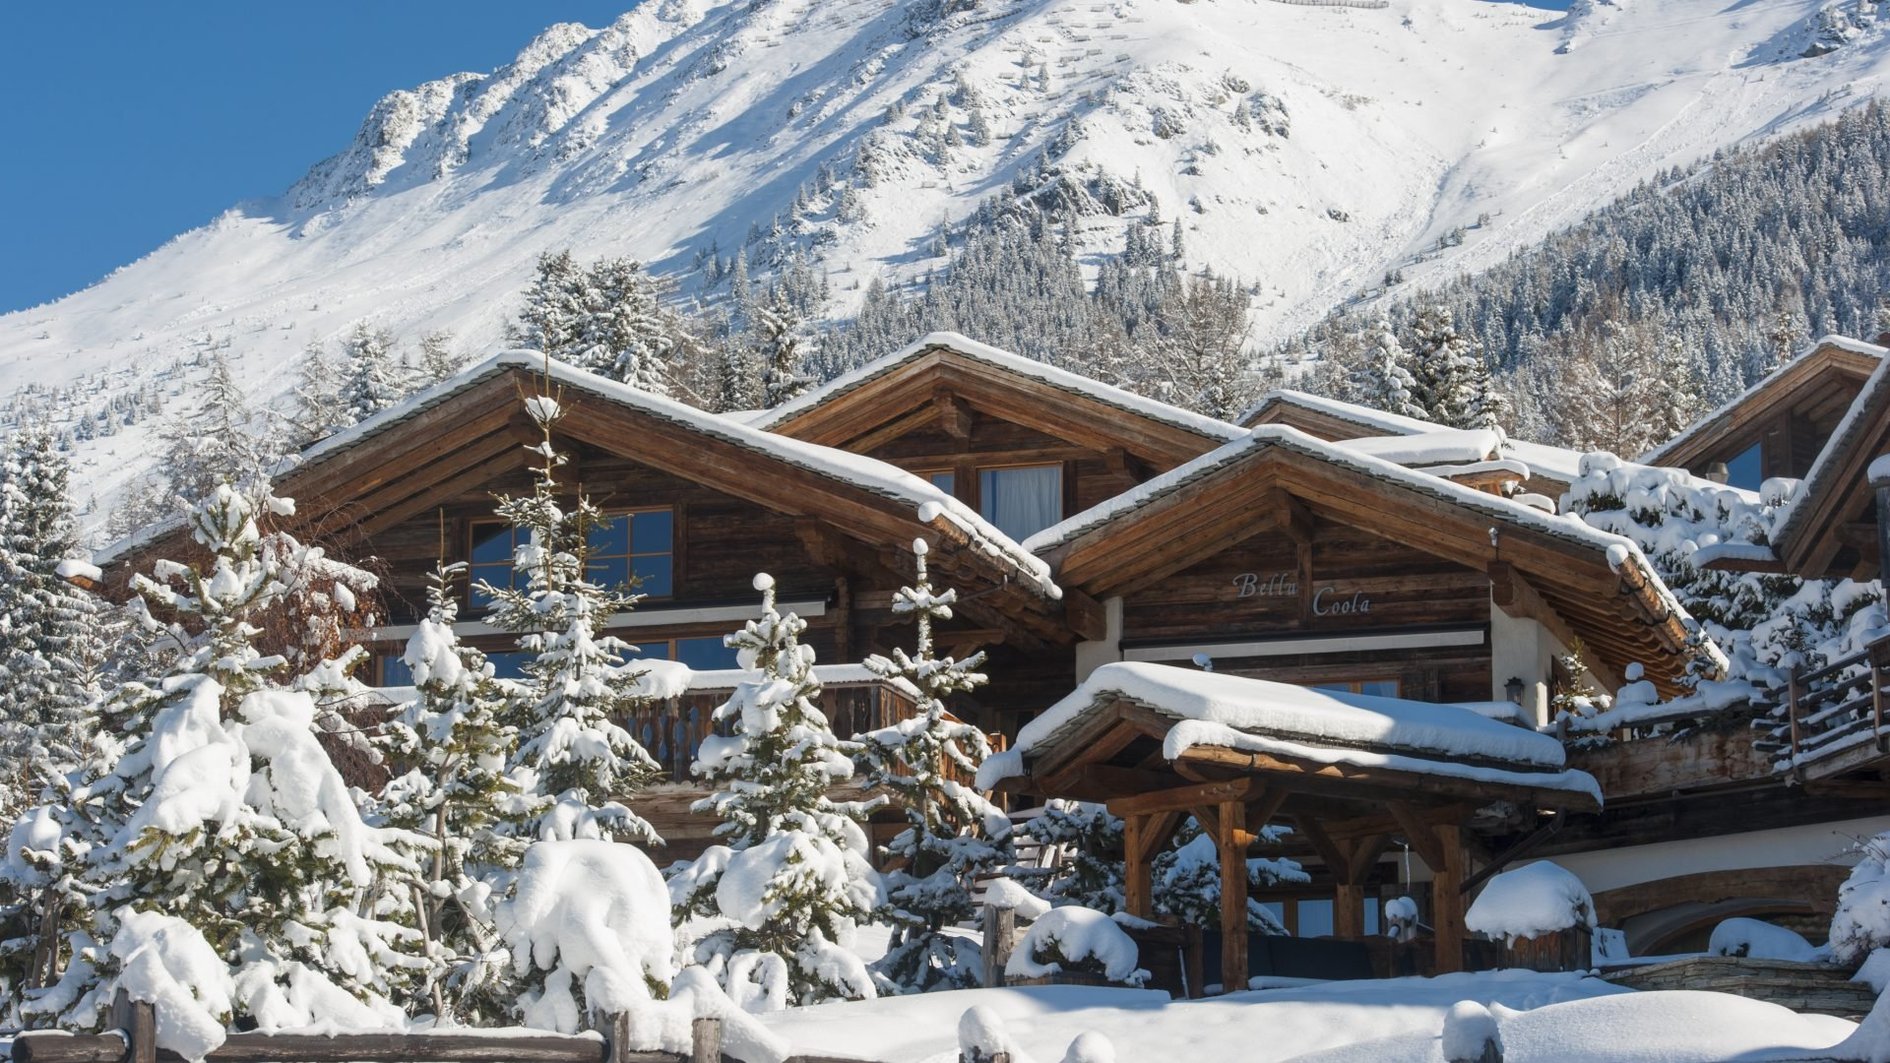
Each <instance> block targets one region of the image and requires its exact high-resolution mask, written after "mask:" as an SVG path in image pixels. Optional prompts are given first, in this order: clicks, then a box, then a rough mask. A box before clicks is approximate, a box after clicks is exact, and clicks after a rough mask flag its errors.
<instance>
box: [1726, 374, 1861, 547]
mask: <svg viewBox="0 0 1890 1063" xmlns="http://www.w3.org/2000/svg"><path fill="white" fill-rule="evenodd" d="M1885 453H1890V361H1885V360H1882V359H1879V360H1878V363H1877V366H1876V369H1875V370H1874V371H1873V372H1872V373H1871V375H1870V377H1869V379H1868V380H1867V381H1866V382H1865V383H1864V385H1863V386H1862V388H1861V389H1860V390H1859V392H1858V394H1857V396H1856V399H1855V401H1853V402H1852V403H1851V404H1850V407H1849V408H1848V409H1847V410H1845V412H1844V417H1843V419H1842V420H1841V421H1840V422H1839V423H1838V425H1837V427H1836V428H1835V429H1833V430H1832V432H1831V435H1830V438H1829V439H1828V440H1827V441H1826V443H1825V445H1824V448H1823V449H1822V450H1821V451H1820V452H1819V453H1818V457H1817V460H1816V461H1815V462H1814V463H1813V464H1812V466H1811V470H1810V471H1809V472H1808V473H1806V474H1805V478H1804V480H1803V482H1801V483H1800V484H1799V485H1798V487H1797V489H1796V492H1795V493H1794V494H1793V496H1792V498H1791V500H1790V502H1789V503H1787V505H1786V507H1785V508H1784V509H1782V510H1781V511H1780V512H1779V515H1778V518H1777V524H1776V525H1775V530H1774V533H1773V536H1772V548H1773V550H1774V551H1775V553H1776V555H1777V558H1778V560H1779V562H1780V563H1781V565H1782V567H1783V568H1784V570H1785V571H1788V572H1794V573H1797V574H1798V575H1800V576H1803V577H1805V578H1807V579H1838V578H1843V577H1846V576H1848V577H1850V578H1852V579H1871V578H1875V577H1877V576H1879V575H1880V574H1881V571H1882V560H1883V559H1882V558H1880V557H1878V541H1879V540H1878V528H1877V520H1878V512H1877V506H1876V491H1875V489H1874V488H1873V487H1872V484H1871V480H1872V479H1873V476H1872V473H1873V466H1874V465H1875V463H1876V462H1877V461H1878V456H1879V455H1882V454H1885ZM1874 471H1875V472H1877V473H1878V475H1877V476H1876V477H1875V478H1876V479H1878V480H1882V479H1883V477H1882V475H1881V474H1882V471H1883V470H1882V469H1880V468H1879V469H1875V470H1874ZM1729 567H1738V566H1729Z"/></svg>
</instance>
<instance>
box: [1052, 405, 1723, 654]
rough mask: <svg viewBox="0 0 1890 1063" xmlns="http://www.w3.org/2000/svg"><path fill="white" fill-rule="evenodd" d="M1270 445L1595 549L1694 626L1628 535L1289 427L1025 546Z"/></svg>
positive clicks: (1056, 544) (1061, 536) (1071, 536)
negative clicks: (1546, 511)
mask: <svg viewBox="0 0 1890 1063" xmlns="http://www.w3.org/2000/svg"><path fill="white" fill-rule="evenodd" d="M1274 447H1277V448H1280V449H1283V450H1286V451H1290V452H1293V453H1297V454H1303V455H1306V456H1308V457H1312V458H1314V459H1316V460H1319V461H1322V462H1326V463H1329V464H1331V465H1335V466H1339V467H1343V468H1348V469H1351V470H1353V471H1356V472H1360V473H1363V474H1365V475H1367V476H1370V477H1372V478H1374V479H1378V480H1382V481H1385V482H1387V483H1389V484H1394V485H1396V486H1399V487H1402V488H1406V489H1409V490H1413V491H1417V492H1421V493H1423V494H1426V495H1429V496H1431V497H1433V498H1437V499H1441V500H1443V501H1446V502H1449V503H1451V504H1453V505H1456V506H1459V507H1462V508H1464V509H1467V510H1471V511H1473V512H1476V513H1479V514H1482V515H1483V516H1485V517H1487V518H1489V519H1490V520H1492V521H1493V522H1494V523H1493V524H1492V526H1491V532H1492V534H1495V533H1496V532H1497V531H1498V529H1499V528H1500V527H1502V526H1509V527H1522V528H1527V529H1529V530H1530V531H1532V532H1536V533H1539V534H1543V535H1546V536H1550V537H1553V538H1555V539H1559V540H1562V541H1564V542H1568V543H1572V544H1576V545H1579V546H1581V547H1583V548H1585V549H1588V550H1592V551H1596V552H1599V553H1600V554H1602V555H1603V556H1604V557H1605V559H1606V561H1607V564H1608V565H1609V567H1610V568H1612V569H1613V570H1614V571H1615V572H1616V573H1618V574H1620V575H1621V576H1622V578H1623V580H1624V581H1627V582H1629V583H1630V584H1631V585H1633V586H1635V587H1636V588H1637V589H1639V588H1645V590H1646V592H1647V593H1649V594H1651V596H1652V597H1653V599H1654V600H1655V601H1656V602H1657V603H1658V605H1659V609H1657V610H1655V613H1654V615H1656V616H1660V615H1666V616H1671V617H1673V618H1675V619H1676V620H1677V621H1678V622H1679V623H1680V624H1681V625H1683V626H1684V627H1685V628H1686V630H1688V631H1689V632H1697V631H1698V630H1699V628H1698V625H1697V623H1696V622H1695V621H1694V620H1693V617H1692V615H1691V614H1690V613H1688V612H1687V610H1686V608H1685V607H1684V606H1682V605H1681V604H1680V601H1679V599H1678V598H1676V597H1674V594H1673V592H1672V591H1671V590H1670V589H1668V587H1667V585H1666V583H1665V582H1664V581H1663V580H1662V579H1661V577H1660V574H1659V572H1658V571H1657V570H1656V569H1655V568H1654V566H1653V564H1652V563H1651V562H1650V561H1648V559H1647V556H1646V555H1645V554H1644V553H1643V552H1642V551H1641V549H1640V547H1639V546H1637V545H1636V544H1635V543H1634V542H1633V541H1632V540H1630V539H1627V538H1625V537H1623V536H1620V535H1616V534H1614V533H1612V532H1606V531H1602V530H1601V529H1599V528H1595V527H1592V526H1590V525H1588V524H1586V523H1584V522H1582V521H1581V520H1580V519H1579V518H1577V517H1574V516H1557V515H1555V514H1551V513H1545V512H1543V511H1542V510H1540V509H1537V508H1535V507H1534V506H1530V505H1526V504H1524V503H1522V502H1518V501H1515V500H1513V499H1508V498H1502V497H1499V496H1497V495H1493V494H1489V493H1487V492H1484V491H1478V490H1476V489H1474V488H1471V487H1466V486H1464V485H1462V484H1458V483H1455V482H1452V481H1450V480H1446V479H1443V478H1442V477H1439V476H1435V475H1432V474H1431V473H1429V472H1425V471H1422V470H1418V469H1408V468H1405V467H1404V466H1402V465H1398V464H1396V463H1394V462H1390V461H1386V460H1384V459H1383V458H1378V457H1374V456H1372V455H1370V454H1365V453H1361V452H1359V451H1357V450H1354V449H1351V448H1350V447H1348V446H1347V445H1346V444H1345V443H1331V442H1326V441H1325V440H1321V439H1317V438H1315V437H1313V436H1310V435H1307V434H1306V433H1305V432H1302V431H1300V430H1298V429H1296V428H1293V427H1290V426H1288V425H1276V424H1268V425H1261V426H1259V427H1258V428H1255V429H1253V430H1252V432H1251V433H1250V434H1248V435H1247V436H1246V437H1245V438H1242V439H1238V440H1235V441H1234V442H1231V443H1227V444H1224V445H1223V446H1220V447H1218V448H1216V449H1214V450H1211V451H1209V452H1208V453H1206V454H1203V455H1201V456H1200V457H1199V458H1196V459H1195V460H1193V461H1191V462H1188V463H1187V464H1185V465H1181V466H1177V467H1176V468H1174V469H1171V470H1169V471H1168V472H1166V473H1163V474H1162V475H1160V476H1156V477H1154V478H1152V479H1150V480H1148V481H1146V482H1145V483H1142V484H1141V485H1139V486H1137V487H1135V488H1132V489H1130V490H1128V491H1125V492H1123V493H1122V494H1119V495H1117V496H1115V497H1114V498H1111V499H1108V500H1107V501H1104V502H1102V503H1100V504H1098V505H1095V506H1092V507H1090V508H1089V509H1086V510H1084V511H1083V512H1081V513H1078V514H1075V515H1074V516H1072V517H1070V518H1068V519H1066V520H1064V521H1062V522H1061V523H1059V524H1054V525H1051V526H1050V527H1048V528H1045V529H1044V530H1042V531H1040V532H1038V533H1037V534H1035V535H1033V536H1031V537H1030V538H1028V539H1026V540H1025V541H1024V547H1025V549H1027V550H1030V551H1031V552H1032V553H1034V554H1039V555H1041V554H1046V553H1048V552H1051V551H1054V550H1057V549H1059V548H1061V547H1063V546H1065V545H1066V544H1069V543H1072V542H1074V541H1075V540H1077V539H1079V538H1081V537H1083V536H1085V535H1087V534H1090V533H1092V532H1094V531H1096V530H1098V529H1100V528H1102V527H1103V526H1104V525H1106V524H1109V523H1111V522H1114V521H1117V520H1120V519H1123V518H1124V517H1126V516H1128V515H1129V514H1131V513H1134V512H1136V511H1138V510H1141V509H1143V508H1145V507H1148V506H1151V505H1154V504H1156V503H1158V502H1160V501H1161V500H1162V499H1164V498H1166V497H1168V496H1170V495H1172V494H1174V493H1175V492H1177V491H1180V490H1181V489H1183V488H1185V487H1187V486H1188V485H1189V484H1192V483H1195V482H1196V481H1199V480H1202V479H1205V478H1207V477H1209V476H1212V475H1215V474H1216V473H1218V472H1220V471H1221V470H1223V469H1226V468H1228V467H1230V466H1233V465H1235V464H1237V463H1240V462H1243V461H1245V460H1248V459H1251V458H1252V457H1253V456H1255V455H1257V454H1259V453H1261V452H1263V451H1265V450H1267V449H1268V448H1274ZM1700 643H1701V645H1700V649H1699V652H1701V653H1703V654H1704V655H1706V657H1707V659H1708V660H1709V662H1710V663H1711V664H1712V665H1713V666H1714V667H1715V668H1716V669H1718V670H1720V671H1723V670H1724V669H1725V668H1726V667H1727V662H1726V658H1725V655H1724V654H1723V653H1721V652H1720V650H1719V648H1718V647H1717V646H1714V645H1713V644H1712V643H1711V641H1710V640H1706V639H1701V640H1700Z"/></svg>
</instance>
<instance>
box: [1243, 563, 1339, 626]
mask: <svg viewBox="0 0 1890 1063" xmlns="http://www.w3.org/2000/svg"><path fill="white" fill-rule="evenodd" d="M1233 582H1234V597H1235V598H1297V597H1299V578H1298V577H1297V576H1295V575H1294V574H1293V573H1291V572H1242V573H1241V574H1240V575H1238V576H1235V577H1234V581H1233ZM1371 611H1372V600H1371V599H1370V598H1367V597H1366V596H1365V594H1364V592H1363V591H1353V592H1352V593H1351V594H1349V595H1348V594H1346V593H1345V592H1343V591H1341V590H1339V589H1338V588H1337V587H1334V586H1331V585H1327V586H1324V587H1319V588H1317V589H1315V590H1314V591H1313V595H1312V614H1313V615H1314V616H1351V615H1355V614H1360V613H1369V612H1371Z"/></svg>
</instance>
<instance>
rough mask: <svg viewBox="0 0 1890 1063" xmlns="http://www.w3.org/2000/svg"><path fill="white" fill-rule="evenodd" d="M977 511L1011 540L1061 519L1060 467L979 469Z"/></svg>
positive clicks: (1032, 533) (1022, 537) (1028, 466)
mask: <svg viewBox="0 0 1890 1063" xmlns="http://www.w3.org/2000/svg"><path fill="white" fill-rule="evenodd" d="M978 512H979V514H980V515H981V516H983V517H984V519H985V520H988V521H990V522H991V523H992V524H994V525H996V526H997V529H998V530H999V531H1001V532H1003V533H1004V534H1006V535H1008V536H1010V537H1011V538H1013V539H1019V540H1021V539H1025V538H1028V537H1029V536H1031V535H1034V534H1036V533H1037V532H1040V531H1042V530H1044V529H1045V528H1048V527H1049V526H1050V525H1052V524H1055V523H1056V522H1058V521H1060V520H1062V519H1063V466H1061V465H1017V466H1011V467H1009V468H1001V469H979V470H978Z"/></svg>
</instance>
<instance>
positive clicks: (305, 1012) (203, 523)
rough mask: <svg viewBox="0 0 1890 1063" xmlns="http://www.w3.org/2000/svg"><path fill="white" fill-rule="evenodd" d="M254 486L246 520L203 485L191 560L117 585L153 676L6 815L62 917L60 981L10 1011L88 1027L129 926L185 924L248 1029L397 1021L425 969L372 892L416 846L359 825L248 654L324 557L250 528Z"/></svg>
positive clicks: (275, 509) (242, 504) (307, 728)
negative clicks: (24, 831)
mask: <svg viewBox="0 0 1890 1063" xmlns="http://www.w3.org/2000/svg"><path fill="white" fill-rule="evenodd" d="M256 493H258V494H260V495H261V496H262V497H263V499H264V500H265V501H264V503H263V504H262V506H261V507H260V508H259V507H258V506H257V504H255V503H253V502H252V501H251V499H250V497H249V495H248V494H246V493H245V492H244V491H239V490H237V489H236V488H234V487H232V486H230V485H228V484H222V485H219V486H218V487H217V489H216V490H215V491H214V492H213V493H212V494H211V495H210V497H209V498H208V499H207V500H206V501H205V502H204V503H202V504H201V505H200V506H198V507H197V508H196V509H195V510H193V511H192V512H191V514H190V516H189V527H190V530H191V532H192V535H193V536H194V538H195V539H196V541H197V543H198V545H199V546H200V547H201V548H202V550H203V551H204V553H205V554H206V555H207V556H208V558H209V561H208V562H206V563H201V564H197V565H184V564H179V563H177V562H173V561H159V562H157V563H156V564H155V565H154V566H153V570H152V575H149V576H146V575H143V574H139V575H137V576H134V577H133V580H132V589H133V590H134V592H136V593H137V594H138V595H139V598H140V600H141V601H142V602H143V603H144V604H145V606H146V607H147V611H155V612H156V613H158V614H160V615H165V616H168V617H169V618H170V624H171V630H172V631H173V632H174V634H175V635H176V636H177V637H178V639H179V646H180V649H179V650H178V651H177V652H176V653H175V654H174V655H173V657H172V661H171V664H170V665H169V667H168V668H167V669H166V670H165V671H164V672H163V673H162V674H160V675H155V676H151V677H147V678H144V679H139V680H133V681H128V682H126V683H124V684H122V685H120V686H119V687H118V688H117V689H116V690H114V691H112V692H111V693H110V694H109V696H108V698H107V700H106V701H105V703H104V719H103V724H102V726H101V729H100V734H99V735H98V736H97V739H96V752H95V753H94V755H93V757H92V758H91V760H90V761H89V762H88V763H87V764H86V765H85V767H84V768H83V769H82V771H81V772H80V773H79V775H78V776H77V780H76V782H77V784H76V785H75V786H73V787H72V789H71V790H70V792H69V794H67V795H66V796H65V798H64V799H63V800H62V801H59V802H56V803H53V804H49V805H46V806H42V807H41V808H39V809H36V810H35V811H33V812H31V813H29V814H28V816H27V818H26V820H25V822H29V823H32V824H34V825H35V826H34V829H33V831H32V837H33V838H34V844H33V846H32V852H31V854H30V855H27V853H26V851H25V847H21V849H20V850H19V851H20V853H21V855H22V856H23V857H25V859H23V860H18V861H11V860H10V861H9V865H10V866H14V867H17V866H18V864H20V863H26V864H29V865H33V866H36V867H37V868H39V869H41V870H44V871H45V872H46V873H48V874H49V875H52V874H56V875H57V876H59V878H60V880H61V881H59V882H57V883H55V884H54V885H53V886H52V887H51V891H52V893H53V895H54V896H55V897H57V898H59V899H61V900H63V901H65V902H67V903H71V904H73V905H75V906H76V907H77V908H78V910H77V911H76V912H75V913H73V915H74V916H75V918H74V919H73V924H74V925H73V926H72V929H71V932H70V934H69V938H68V942H69V945H68V947H69V950H70V953H71V957H72V958H71V960H70V962H69V963H67V964H66V968H65V972H64V975H63V976H62V977H61V978H60V979H59V981H58V982H57V983H56V984H54V985H52V986H51V987H49V988H47V989H44V990H42V991H38V992H33V993H29V994H28V995H27V999H26V1001H25V1002H24V1003H23V1005H22V1011H23V1012H24V1013H25V1014H26V1016H27V1017H28V1018H29V1019H30V1020H32V1021H35V1022H57V1023H58V1024H59V1025H62V1026H77V1027H80V1028H87V1029H91V1028H97V1027H98V1026H99V1025H101V1024H102V1023H104V1022H105V1021H106V1009H107V1006H108V1005H109V1003H110V1001H111V999H112V995H113V991H114V989H115V987H116V982H117V979H118V977H119V975H120V973H121V969H120V963H121V962H122V960H123V951H122V949H115V948H114V944H115V942H114V937H115V935H116V934H117V933H118V932H119V931H120V929H121V928H122V927H124V926H125V925H126V924H127V923H128V922H130V921H132V920H134V919H136V918H137V917H138V913H159V914H162V915H166V916H170V917H175V918H179V919H181V920H183V921H184V922H187V923H188V924H190V926H191V927H192V928H194V929H195V930H196V931H198V932H199V933H200V934H201V935H202V936H203V937H204V939H205V940H206V941H207V942H208V943H209V945H210V947H212V948H213V949H214V950H215V951H216V954H217V955H218V957H219V958H221V959H222V960H223V961H224V962H225V963H227V964H228V965H229V967H230V971H231V975H232V977H233V979H234V982H235V985H236V989H237V993H236V996H235V999H234V1000H233V1006H234V1009H235V1012H236V1014H234V1015H233V1016H231V1018H233V1019H237V1020H242V1019H249V1020H253V1021H255V1022H256V1023H258V1024H259V1025H261V1026H263V1027H281V1026H304V1025H308V1024H310V1023H314V1022H321V1021H336V1022H340V1023H343V1024H376V1023H381V1022H386V1021H389V1020H393V1019H397V1018H398V1017H399V1016H400V1014H401V1013H400V1010H399V1009H398V1008H397V1007H396V1006H395V1005H394V1004H393V1003H392V1001H393V1000H394V999H396V998H400V997H403V996H405V995H406V994H407V993H408V992H410V988H411V987H410V985H409V982H410V980H411V979H413V978H414V977H415V976H416V975H417V973H418V971H419V970H420V969H421V968H423V967H424V965H425V961H424V959H422V957H420V956H419V955H418V954H417V948H416V946H417V938H418V935H417V934H416V933H415V932H414V931H413V930H412V929H411V928H409V927H407V926H404V925H401V924H400V923H398V922H395V921H393V920H392V919H390V918H389V916H392V915H395V914H398V913H396V912H394V911H392V910H390V909H389V907H388V906H387V905H386V903H385V898H386V897H387V896H388V894H387V892H386V890H385V888H384V887H385V882H386V880H387V879H388V878H390V877H392V878H399V879H402V880H407V879H411V878H413V877H414V876H417V875H418V873H419V866H418V863H417V862H416V860H415V859H414V849H415V848H416V847H418V846H419V844H420V843H419V840H418V839H414V838H412V837H411V836H408V835H406V834H405V833H404V832H400V831H395V830H390V829H383V828H374V827H370V826H368V825H367V824H366V823H365V822H364V821H363V819H362V817H361V814H360V810H359V809H358V808H357V806H356V804H355V801H354V797H353V795H352V792H351V791H350V789H349V788H348V786H347V785H346V784H345V783H344V782H343V780H342V778H341V775H340V773H339V772H337V771H336V769H335V767H334V765H333V763H331V762H330V760H329V759H328V755H327V753H326V752H325V751H324V750H323V749H322V746H321V744H320V742H319V741H318V740H317V738H316V726H317V725H316V717H317V710H316V706H315V702H314V699H313V698H312V697H310V695H309V694H307V693H306V692H303V691H299V690H291V689H287V688H285V687H284V686H282V685H281V684H280V683H279V681H278V678H277V673H278V672H279V671H280V670H281V669H282V666H283V663H284V660H283V658H282V657H280V656H273V655H272V656H265V655H264V654H263V653H262V652H261V651H260V650H259V649H258V648H257V646H256V644H255V638H256V636H257V634H258V632H259V631H261V630H262V629H263V628H264V627H266V626H267V624H266V620H267V617H266V614H267V613H268V612H269V611H270V610H273V609H276V608H279V607H280V606H282V604H283V603H284V602H286V601H288V600H289V599H290V598H291V596H292V595H293V593H294V590H295V588H296V585H297V584H298V583H300V582H301V581H303V580H304V579H306V578H308V576H309V574H310V573H314V572H318V571H327V570H328V567H329V566H333V565H335V564H337V562H332V561H330V562H328V563H327V566H323V565H318V564H315V562H317V561H320V560H322V558H321V552H320V550H319V549H318V548H313V547H305V546H303V545H302V544H300V543H297V542H295V541H294V540H293V538H291V537H289V536H288V535H286V534H285V533H282V532H279V531H276V532H265V531H264V530H263V529H262V527H261V526H260V524H259V521H261V520H262V519H264V515H265V513H268V514H286V513H288V512H291V511H292V506H291V504H290V503H289V502H288V501H287V500H283V499H275V498H272V497H270V496H269V494H268V492H267V490H266V485H264V486H263V487H261V488H259V489H257V491H256ZM365 575H366V574H365V573H363V574H362V576H363V577H365Z"/></svg>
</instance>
